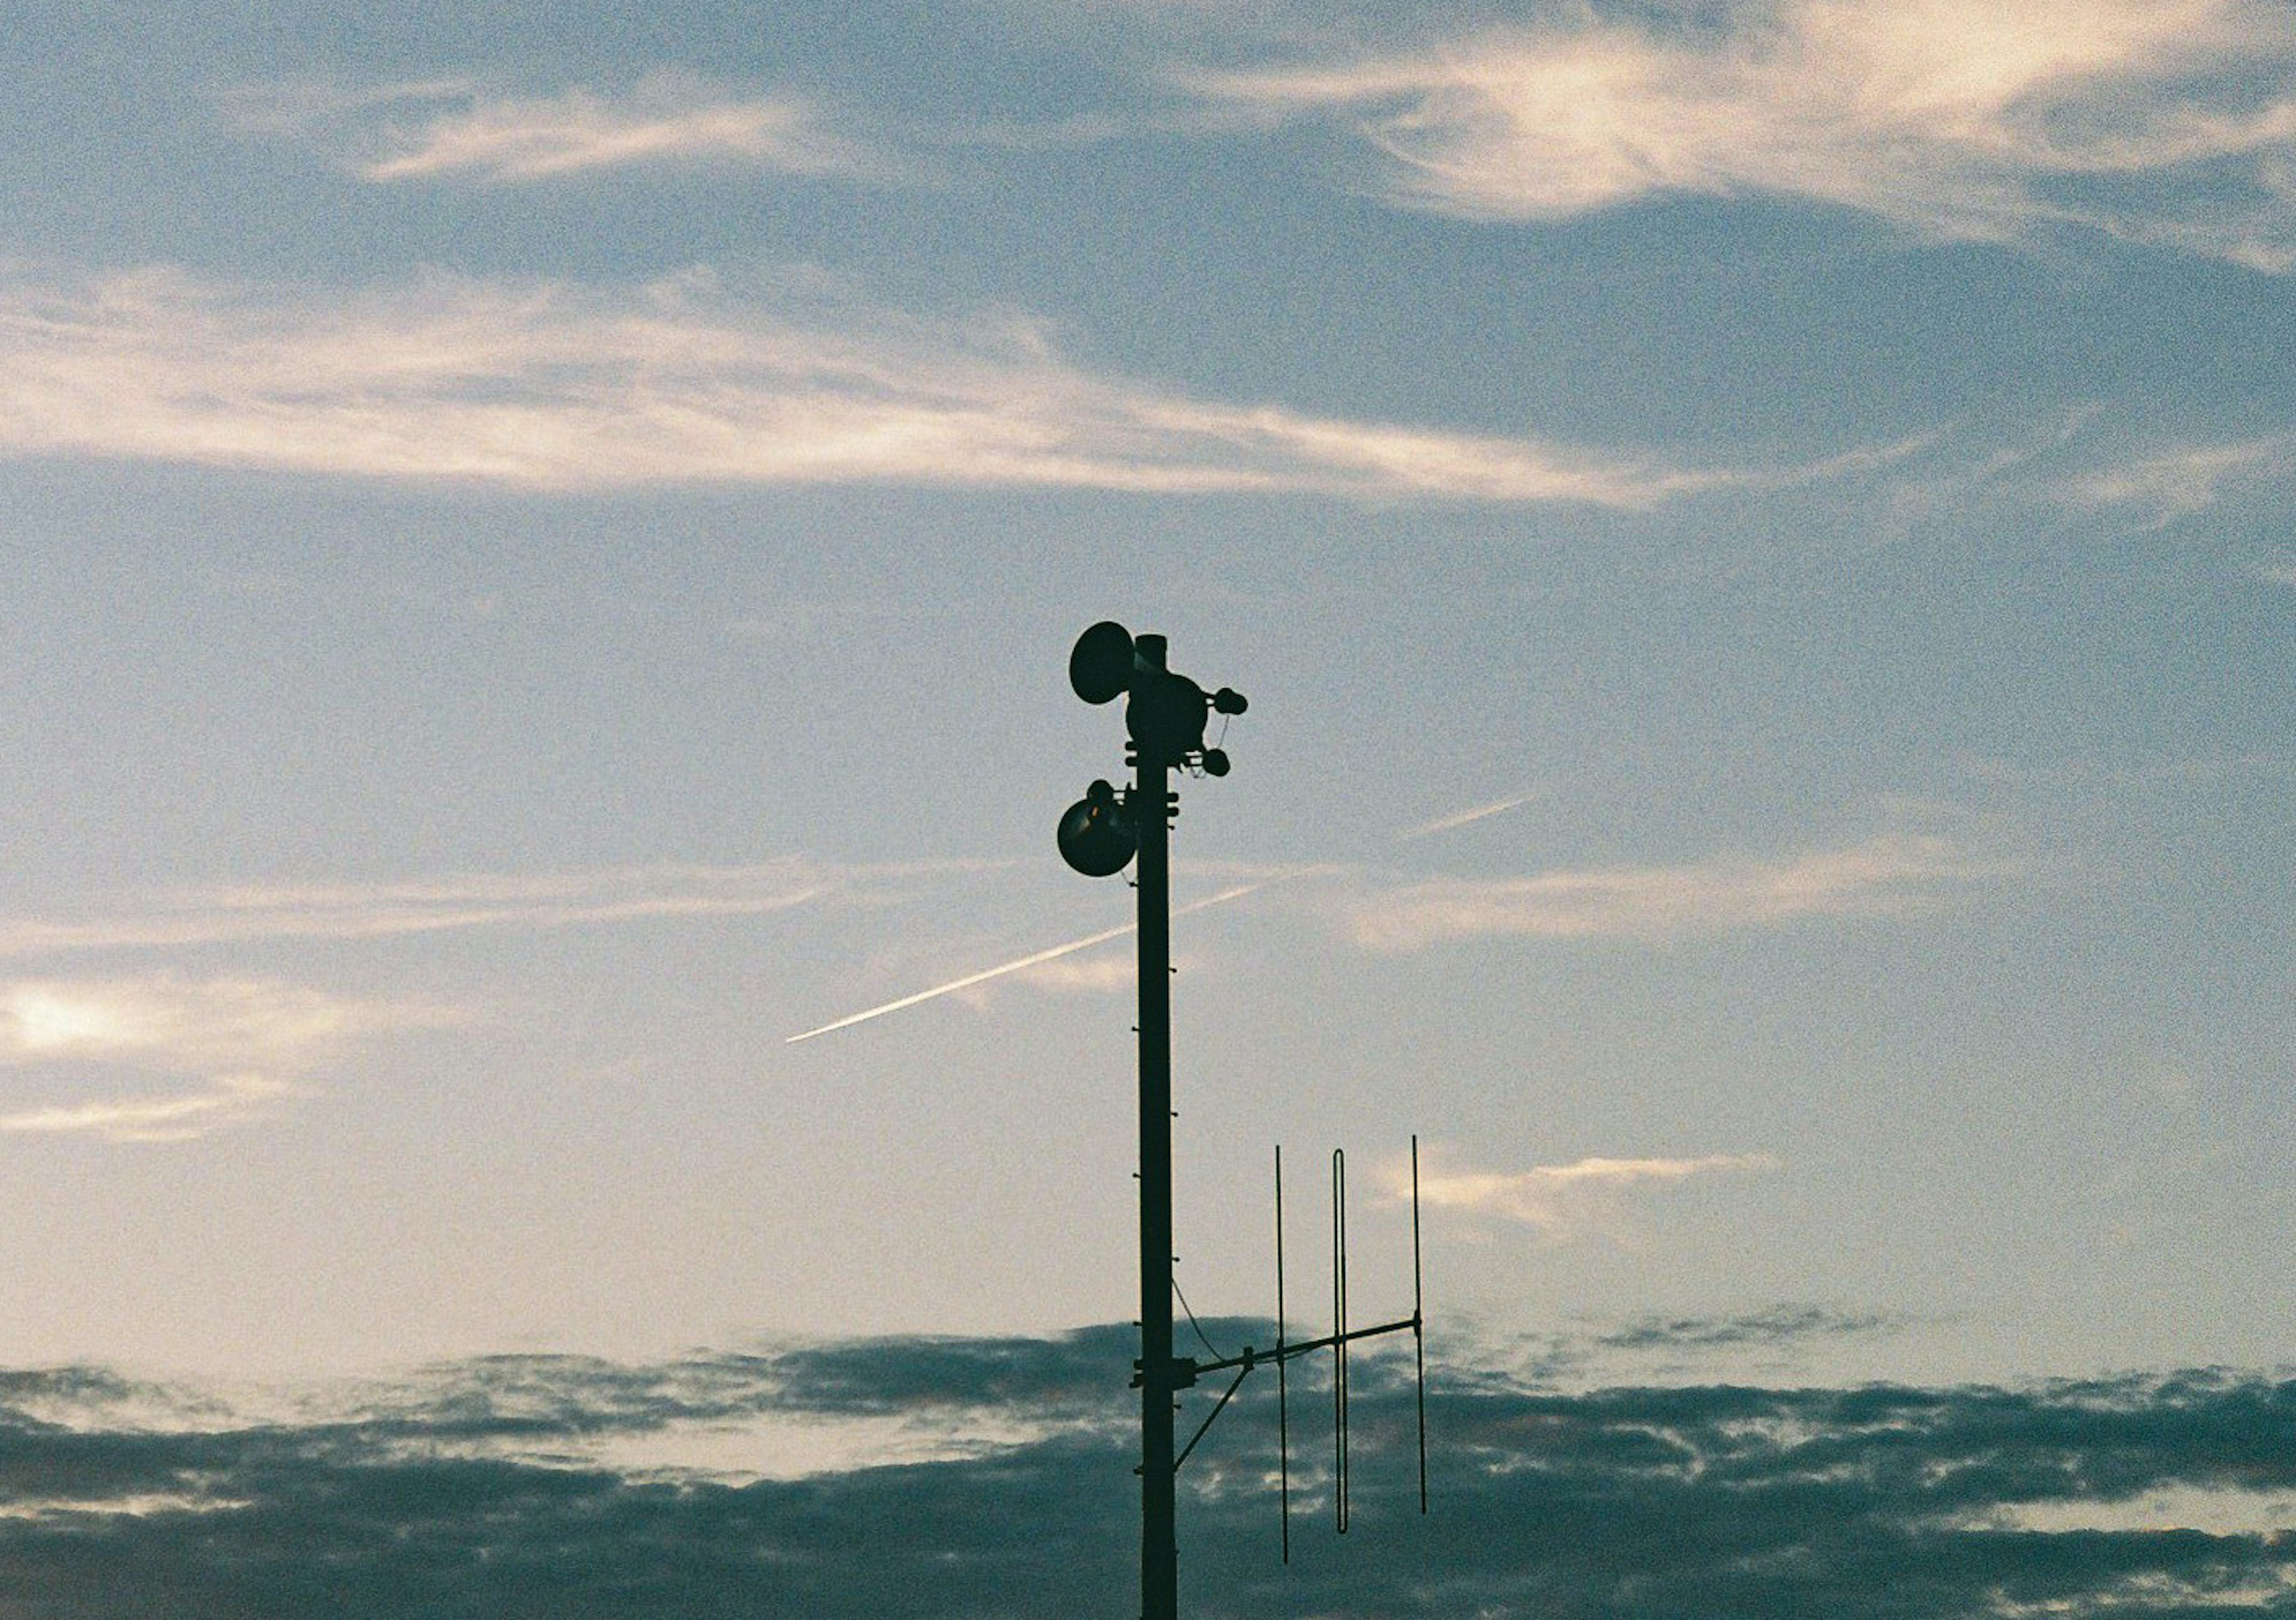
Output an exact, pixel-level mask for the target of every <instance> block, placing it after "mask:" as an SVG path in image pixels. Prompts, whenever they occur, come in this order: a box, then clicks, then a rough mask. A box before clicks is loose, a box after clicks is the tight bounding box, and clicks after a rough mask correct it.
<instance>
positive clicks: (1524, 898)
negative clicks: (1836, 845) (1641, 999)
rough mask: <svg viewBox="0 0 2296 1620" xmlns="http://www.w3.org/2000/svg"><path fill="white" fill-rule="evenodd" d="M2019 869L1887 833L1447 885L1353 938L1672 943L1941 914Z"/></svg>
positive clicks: (1398, 889)
mask: <svg viewBox="0 0 2296 1620" xmlns="http://www.w3.org/2000/svg"><path fill="white" fill-rule="evenodd" d="M2007 870H2009V868H2007V867H2005V866H2004V865H2003V864H2002V863H2000V862H1998V861H1991V860H1986V859H1980V858H1979V857H1977V856H1976V855H1974V854H1972V852H1970V851H1967V850H1965V849H1964V848H1963V847H1962V846H1961V845H1960V844H1958V843H1955V842H1953V841H1952V840H1950V839H1947V838H1942V837H1938V836H1935V835H1911V834H1897V833H1892V834H1884V835H1880V836H1878V837H1874V838H1870V839H1868V840H1866V842H1865V843H1857V844H1852V845H1849V846H1848V847H1845V848H1840V849H1830V850H1814V851H1807V852H1805V853H1801V854H1798V855H1790V856H1786V857H1783V858H1779V859H1768V860H1761V859H1741V858H1722V859H1711V860H1706V861H1699V862H1690V863H1684V864H1679V865H1672V866H1650V867H1597V868H1584V869H1580V870H1557V871H1550V872H1542V873H1538V874H1536V875H1534V876H1529V877H1499V878H1466V877H1440V878H1431V879H1428V880H1426V881H1424V882H1420V883H1410V884H1397V885H1395V886H1393V887H1391V888H1388V889H1384V890H1381V891H1377V892H1373V893H1370V894H1367V895H1365V896H1364V897H1362V898H1361V899H1359V900H1356V901H1355V902H1354V903H1353V905H1352V907H1351V909H1350V911H1349V917H1348V923H1349V932H1350V933H1352V934H1353V935H1354V938H1355V941H1356V942H1357V944H1359V945H1363V946H1366V947H1368V948H1370V949H1372V950H1416V949H1420V948H1422V947H1424V946H1428V945H1433V944H1437V943H1440V942H1445V941H1449V940H1460V939H1472V938H1478V937H1488V936H1492V935H1517V936H1527V937H1532V938H1543V939H1605V938H1608V939H1620V938H1623V939H1645V940H1669V939H1679V938H1684V937H1687V936H1690V935H1693V934H1700V933H1718V932H1721V931H1725V930H1728V929H1734V928H1744V927H1760V926H1775V925H1781V924H1784V923H1791V922H1795V921H1799V920H1800V919H1803V918H1807V917H1874V916H1906V915H1914V914H1920V913H1925V912H1929V911H1934V910H1936V909H1939V907H1940V906H1942V905H1945V904H1947V903H1948V900H1950V898H1951V896H1952V894H1953V893H1954V892H1956V890H1959V889H1963V888H1965V887H1966V886H1967V885H1969V884H1972V883H1974V882H1977V881H1979V880H1980V879H1982V878H1986V877H1990V876H2000V875H2002V874H2004V873H2005V872H2006V871H2007Z"/></svg>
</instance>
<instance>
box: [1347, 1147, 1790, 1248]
mask: <svg viewBox="0 0 2296 1620" xmlns="http://www.w3.org/2000/svg"><path fill="white" fill-rule="evenodd" d="M1429 1156H1430V1159H1431V1160H1432V1159H1434V1158H1436V1157H1438V1156H1439V1155H1429ZM1777 1167H1778V1162H1777V1161H1776V1160H1775V1159H1774V1158H1772V1157H1770V1156H1769V1155H1767V1154H1759V1153H1752V1154H1708V1155H1704V1156H1702V1157H1699V1158H1689V1159H1611V1158H1588V1159H1580V1160H1579V1161H1577V1162H1576V1163H1574V1164H1542V1165H1538V1166H1537V1167H1535V1168H1533V1169H1530V1170H1524V1171H1515V1172H1502V1171H1480V1170H1447V1169H1441V1168H1429V1167H1428V1166H1426V1165H1423V1166H1422V1168H1421V1172H1420V1179H1419V1196H1420V1201H1421V1203H1422V1204H1423V1205H1425V1206H1427V1207H1428V1208H1431V1209H1448V1210H1456V1211H1459V1212H1461V1213H1466V1214H1474V1215H1485V1216H1490V1217H1494V1218H1496V1219H1499V1220H1504V1221H1520V1222H1521V1223H1522V1224H1523V1225H1525V1226H1530V1227H1536V1228H1538V1229H1539V1230H1540V1231H1542V1232H1545V1233H1547V1234H1548V1235H1550V1236H1558V1237H1559V1236H1562V1235H1566V1234H1568V1233H1570V1232H1573V1231H1575V1230H1577V1229H1579V1228H1580V1227H1582V1226H1583V1225H1585V1224H1587V1223H1588V1222H1589V1221H1593V1220H1595V1218H1597V1216H1598V1215H1600V1214H1601V1213H1603V1211H1604V1210H1606V1209H1607V1208H1608V1207H1609V1206H1610V1204H1611V1200H1612V1199H1614V1198H1615V1196H1617V1195H1618V1194H1620V1193H1621V1192H1623V1191H1625V1190H1626V1189H1628V1188H1634V1187H1636V1186H1662V1185H1666V1184H1669V1183H1672V1182H1678V1181H1685V1180H1689V1179H1690V1178H1691V1177H1693V1176H1704V1175H1714V1174H1718V1173H1733V1172H1734V1173H1740V1174H1744V1173H1749V1172H1760V1171H1770V1170H1775V1169H1776V1168H1777ZM1382 1179H1383V1180H1384V1181H1385V1182H1386V1185H1387V1188H1388V1190H1389V1191H1390V1193H1392V1194H1394V1195H1396V1196H1408V1195H1409V1192H1410V1188H1411V1180H1410V1173H1409V1171H1408V1170H1407V1169H1406V1170H1402V1171H1396V1170H1393V1169H1390V1170H1389V1171H1388V1172H1386V1173H1385V1174H1384V1176H1383V1178H1382Z"/></svg>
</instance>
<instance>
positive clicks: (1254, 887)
mask: <svg viewBox="0 0 2296 1620" xmlns="http://www.w3.org/2000/svg"><path fill="white" fill-rule="evenodd" d="M1537 797H1538V794H1521V795H1519V796H1518V797H1515V798H1513V799H1501V800H1498V801H1497V802H1495V803H1490V804H1478V805H1476V806H1475V807H1474V808H1473V809H1472V810H1460V811H1458V812H1456V814H1453V815H1448V816H1443V817H1439V818H1437V819H1435V820H1433V821H1423V822H1422V823H1420V824H1419V825H1418V826H1413V827H1406V828H1405V829H1404V830H1403V831H1402V832H1399V833H1398V834H1397V835H1396V837H1397V839H1398V840H1399V841H1402V840H1409V839H1414V838H1430V837H1432V836H1433V835H1436V834H1437V833H1447V832H1449V831H1450V830H1451V829H1452V828H1453V827H1456V826H1466V825H1467V824H1468V823H1469V822H1471V821H1480V820H1482V819H1483V818H1485V817H1486V816H1500V815H1505V813H1506V812H1507V811H1508V810H1515V809H1518V808H1520V807H1521V806H1522V805H1525V804H1528V803H1529V802H1531V801H1532V800H1533V799H1535V798H1537ZM1329 870H1331V868H1328V867H1306V868H1300V870H1298V871H1293V872H1286V873H1284V874H1283V876H1280V877H1272V878H1268V879H1267V880H1266V881H1265V882H1262V883H1256V884H1240V885H1238V886H1237V887H1235V888H1233V889H1223V890H1221V891H1220V892H1218V894H1214V895H1211V896H1210V897H1208V898H1206V899H1203V900H1192V901H1190V902H1189V903H1188V904H1187V905H1185V906H1179V907H1176V908H1175V909H1173V912H1172V915H1173V916H1174V917H1185V916H1187V915H1188V913H1190V912H1191V911H1201V910H1202V909H1204V908H1206V907H1207V906H1218V905H1221V904H1224V903H1225V902H1226V901H1228V900H1242V898H1243V897H1244V896H1245V895H1247V894H1251V893H1254V892H1258V891H1259V890H1261V889H1264V888H1266V887H1267V884H1270V883H1283V882H1286V881H1288V880H1290V879H1292V878H1294V877H1305V876H1308V875H1309V874H1311V873H1315V872H1324V871H1329ZM1137 926H1138V925H1137V924H1136V923H1127V924H1125V925H1123V926H1122V927H1120V928H1110V929H1106V930H1104V931H1103V932H1102V933H1094V934H1087V935H1086V936H1085V937H1084V938H1083V939H1080V940H1070V942H1068V943H1067V944H1065V945H1054V946H1053V947H1051V948H1050V949H1049V950H1039V951H1036V952H1033V953H1032V954H1030V955H1029V956H1025V957H1022V958H1020V959H1019V960H1017V961H1012V962H1005V963H1003V964H1001V965H999V966H995V967H984V968H982V969H981V970H980V972H979V973H969V974H965V975H964V977H963V978H962V979H951V980H950V981H949V982H948V983H946V984H936V985H934V986H933V987H932V988H931V990H921V991H917V993H916V994H914V996H903V997H902V998H901V999H899V1000H898V1001H888V1002H886V1003H885V1005H884V1006H882V1007H871V1008H870V1009H869V1010H868V1011H867V1012H865V1013H854V1014H852V1015H850V1016H847V1017H843V1018H840V1019H838V1020H837V1021H836V1022H835V1023H834V1024H823V1025H822V1026H821V1027H820V1028H819V1029H817V1030H808V1031H806V1032H805V1033H804V1034H802V1035H791V1036H789V1037H788V1038H787V1039H786V1040H783V1043H782V1044H783V1045H784V1046H795V1045H796V1044H797V1043H798V1042H799V1041H800V1040H812V1039H813V1038H814V1037H815V1036H816V1035H827V1034H831V1033H833V1032H836V1031H838V1030H845V1029H851V1028H852V1027H853V1026H854V1025H855V1024H866V1023H867V1022H868V1021H869V1020H870V1019H872V1018H881V1017H883V1016H885V1015H886V1014H887V1013H898V1012H899V1011H901V1010H902V1009H903V1008H905V1007H914V1006H916V1005H917V1004H918V1003H919V1002H921V1001H931V1000H934V999H938V998H939V997H942V996H947V995H954V994H955V993H956V992H957V991H960V990H971V989H972V987H973V986H974V985H976V984H985V983H988V981H989V980H991V979H1001V978H1003V977H1004V976H1005V974H1008V973H1019V972H1021V971H1022V970H1023V969H1024V968H1029V967H1034V966H1037V964H1038V963H1041V962H1050V961H1054V960H1056V959H1057V958H1061V957H1064V956H1067V955H1069V954H1070V952H1072V951H1078V950H1091V949H1092V948H1093V947H1094V946H1095V945H1105V944H1107V943H1108V942H1109V941H1111V940H1120V939H1122V938H1123V937H1124V936H1125V935H1126V934H1128V933H1132V932H1133V931H1134V929H1136V927H1137Z"/></svg>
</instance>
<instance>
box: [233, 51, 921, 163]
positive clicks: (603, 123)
mask: <svg viewBox="0 0 2296 1620" xmlns="http://www.w3.org/2000/svg"><path fill="white" fill-rule="evenodd" d="M225 108H226V110H227V111H228V113H229V115H230V117H231V118H232V119H233V120H234V122H235V123H236V124H238V126H239V127H241V128H242V129H246V130H250V131H254V132H259V133H263V134H269V135H279V136H291V137H294V138H297V139H299V140H304V141H310V142H315V143H317V144H320V145H322V146H323V147H324V148H325V149H327V150H328V151H330V152H333V153H334V154H336V155H337V156H338V157H339V158H340V160H342V161H343V163H344V164H345V166H346V167H348V168H349V169H352V170H353V171H354V172H356V173H357V174H358V175H359V176H360V177H363V178H365V179H367V180H373V181H377V182H384V183H388V182H392V181H406V180H424V179H439V178H461V179H469V180H474V181H478V182H480V183H483V184H504V183H511V182H519V181H535V180H546V179H552V178H555V177H563V176H572V175H583V174H590V173H594V172H596V171H600V170H605V169H627V168H632V167H637V166H659V165H665V164H673V163H697V162H715V163H725V164H734V165H739V166H741V167H743V168H750V169H770V170H775V171H778V172H780V173H784V174H800V175H843V176H849V177H879V178H881V177H890V176H891V174H892V173H893V172H894V170H895V169H896V167H897V166H896V165H895V163H894V162H893V160H891V158H890V156H889V155H888V154H885V153H882V152H876V151H874V150H873V149H871V148H870V147H869V146H867V145H866V144H864V143H862V142H860V141H858V140H857V139H856V138H854V137H853V136H850V135H849V134H846V133H844V132H841V131H840V130H839V129H837V128H836V127H834V125H833V120H832V119H830V118H829V117H828V116H827V115H826V114H825V113H824V111H823V110H822V109H821V108H820V107H818V106H817V105H816V104H815V103H812V102H809V101H808V100H805V99H804V98H801V97H798V96H794V95H744V94H742V93H739V92H737V91H734V90H732V89H729V88H727V87H726V86H721V85H717V84H715V83H713V82H711V81H710V80H709V79H708V78H703V77H701V75H698V74H694V73H690V72H680V71H673V70H665V71H662V72H658V73H653V74H650V75H648V76H646V77H645V78H641V79H639V80H638V81H637V82H636V83H635V84H634V85H632V86H628V87H627V88H625V89H619V90H604V91H602V90H596V89H592V88H590V87H588V86H572V87H570V88H567V89H564V90H561V91H559V92H557V93H556V94H553V95H525V96H521V95H504V94H501V93H499V92H496V91H494V90H490V89H489V88H488V87H487V86H483V85H481V84H480V83H479V82H477V81H475V80H472V79H468V78H439V79H429V80H422V81H410V82H406V83H401V84H391V85H381V86H356V87H346V86H340V85H333V84H327V83H323V82H308V81H306V82H293V83H285V84H278V85H261V86H239V87H237V88H235V89H234V90H233V91H231V92H230V93H228V95H226V96H225Z"/></svg>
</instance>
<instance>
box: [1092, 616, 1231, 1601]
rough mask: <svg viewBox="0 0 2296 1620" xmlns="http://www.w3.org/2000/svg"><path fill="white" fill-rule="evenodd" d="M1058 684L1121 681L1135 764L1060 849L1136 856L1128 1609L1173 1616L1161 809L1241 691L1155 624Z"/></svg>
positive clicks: (1166, 869)
mask: <svg viewBox="0 0 2296 1620" xmlns="http://www.w3.org/2000/svg"><path fill="white" fill-rule="evenodd" d="M1069 684H1070V686H1071V687H1074V688H1075V690H1076V694H1077V695H1078V697H1081V698H1083V699H1084V700H1085V701H1086V702H1087V703H1109V702H1111V701H1113V700H1114V698H1115V697H1116V696H1117V695H1118V694H1119V693H1128V694H1129V695H1130V696H1129V700H1128V702H1127V703H1126V704H1125V708H1124V721H1125V728H1126V730H1127V731H1128V733H1129V736H1130V739H1131V761H1130V762H1131V764H1132V767H1133V771H1134V776H1133V782H1132V786H1131V788H1130V790H1129V791H1128V792H1127V793H1125V794H1123V795H1122V796H1121V797H1120V798H1119V795H1118V794H1117V792H1116V790H1115V789H1114V788H1113V787H1112V786H1111V785H1109V784H1108V783H1106V782H1095V783H1094V784H1093V785H1092V786H1091V787H1090V788H1089V789H1087V791H1086V794H1085V796H1084V797H1083V798H1082V799H1080V800H1078V802H1076V803H1075V804H1074V805H1072V806H1070V809H1069V810H1068V813H1067V814H1066V815H1064V816H1062V818H1061V826H1060V845H1061V853H1062V856H1063V857H1065V858H1066V859H1067V860H1068V863H1069V864H1070V866H1072V867H1074V868H1076V869H1077V870H1078V871H1079V872H1083V873H1085V874H1086V875H1087V876H1094V877H1104V876H1111V875H1112V874H1114V873H1117V872H1119V871H1122V870H1123V869H1124V868H1125V866H1126V865H1127V864H1128V862H1129V861H1131V860H1132V859H1133V858H1134V857H1135V856H1137V857H1138V859H1139V868H1138V873H1137V876H1136V880H1135V881H1136V885H1137V887H1138V890H1139V903H1140V910H1139V917H1140V922H1139V933H1140V987H1139V989H1140V1172H1139V1174H1140V1359H1139V1361H1138V1362H1137V1363H1136V1366H1135V1368H1134V1381H1135V1382H1136V1384H1137V1385H1138V1386H1139V1389H1140V1613H1141V1616H1142V1620H1177V1616H1178V1614H1179V1606H1180V1577H1179V1550H1178V1539H1177V1534H1176V1531H1175V1525H1174V1520H1175V1495H1176V1480H1175V1476H1176V1473H1177V1466H1178V1465H1177V1459H1176V1458H1175V1457H1174V1455H1173V1445H1172V1427H1173V1413H1174V1409H1175V1402H1174V1399H1173V1397H1174V1396H1175V1395H1177V1394H1178V1393H1179V1392H1180V1391H1181V1390H1182V1389H1185V1388H1186V1387H1188V1386H1190V1385H1193V1383H1194V1382H1195V1381H1196V1380H1195V1373H1196V1365H1195V1363H1194V1362H1193V1361H1187V1362H1182V1361H1179V1360H1178V1359H1177V1358H1176V1357H1175V1356H1174V1355H1173V1353H1172V981H1171V973H1172V947H1171V905H1172V887H1171V866H1170V832H1171V818H1172V817H1173V816H1174V815H1175V814H1177V811H1178V809H1179V796H1178V795H1177V794H1175V793H1174V792H1173V791H1172V788H1171V773H1172V772H1173V771H1174V770H1175V769H1183V768H1185V767H1190V766H1193V767H1195V768H1197V769H1201V770H1202V771H1203V772H1205V773H1206V774H1207V775H1210V776H1215V777H1221V776H1226V774H1227V769H1228V761H1227V755H1226V754H1225V753H1223V752H1220V751H1219V750H1218V749H1217V748H1207V747H1206V746H1205V745H1204V727H1205V723H1206V721H1207V720H1209V718H1210V714H1211V713H1212V712H1213V711H1215V710H1216V711H1218V712H1219V713H1221V714H1241V713H1242V712H1243V710H1244V700H1243V698H1242V695H1240V694H1238V693H1236V692H1234V691H1232V690H1230V689H1229V688H1227V687H1221V688H1220V690H1219V691H1218V693H1217V694H1207V693H1206V692H1205V691H1204V689H1203V688H1202V687H1199V686H1198V685H1196V683H1195V682H1193V681H1192V680H1190V679H1188V678H1187V677H1185V676H1184V675H1177V674H1174V673H1173V672H1172V671H1171V670H1169V669H1168V668H1167V667H1166V664H1165V642H1164V637H1161V636H1141V637H1133V636H1132V635H1131V634H1130V633H1129V632H1128V631H1127V630H1126V629H1124V627H1123V626H1122V625H1120V624H1116V623H1113V622H1103V623H1100V624H1095V625H1094V626H1093V627H1092V628H1091V629H1088V630H1087V631H1086V632H1085V633H1084V634H1083V636H1081V637H1078V641H1077V645H1076V650H1075V652H1073V653H1072V654H1070V658H1069Z"/></svg>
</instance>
